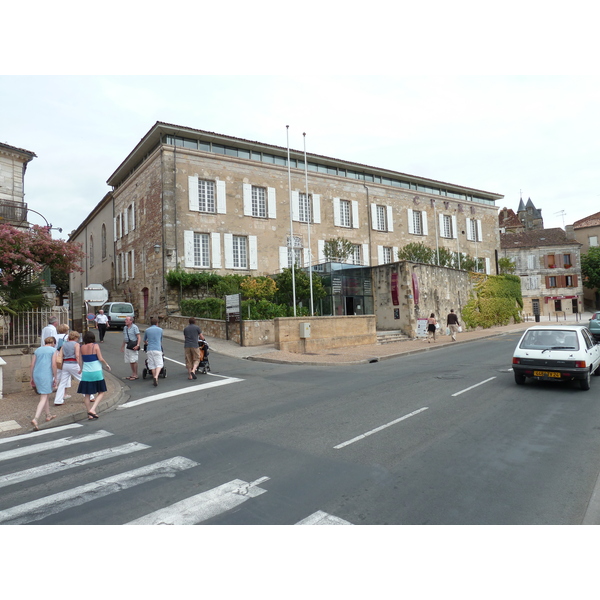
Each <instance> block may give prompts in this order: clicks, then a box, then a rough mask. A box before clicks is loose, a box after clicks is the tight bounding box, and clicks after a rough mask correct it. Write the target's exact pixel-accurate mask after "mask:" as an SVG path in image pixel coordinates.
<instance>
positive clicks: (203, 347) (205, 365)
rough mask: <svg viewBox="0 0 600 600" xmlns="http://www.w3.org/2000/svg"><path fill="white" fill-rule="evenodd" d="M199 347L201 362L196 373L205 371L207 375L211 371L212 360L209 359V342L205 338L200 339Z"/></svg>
mask: <svg viewBox="0 0 600 600" xmlns="http://www.w3.org/2000/svg"><path fill="white" fill-rule="evenodd" d="M198 347H199V348H200V362H199V363H198V368H197V369H196V373H203V374H204V375H206V373H208V372H209V371H210V362H209V360H208V354H209V352H208V342H206V341H204V340H198Z"/></svg>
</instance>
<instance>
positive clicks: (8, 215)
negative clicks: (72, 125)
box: [0, 143, 36, 227]
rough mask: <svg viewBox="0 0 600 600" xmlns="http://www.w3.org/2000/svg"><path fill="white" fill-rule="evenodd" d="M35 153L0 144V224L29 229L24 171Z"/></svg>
mask: <svg viewBox="0 0 600 600" xmlns="http://www.w3.org/2000/svg"><path fill="white" fill-rule="evenodd" d="M34 158H36V155H35V153H33V152H30V151H29V150H24V149H23V148H15V147H14V146H9V145H8V144H1V143H0V223H4V224H8V225H13V226H14V227H29V223H28V222H27V204H25V171H26V170H27V165H28V164H29V162H31V161H32V160H33V159H34Z"/></svg>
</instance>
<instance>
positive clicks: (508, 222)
mask: <svg viewBox="0 0 600 600" xmlns="http://www.w3.org/2000/svg"><path fill="white" fill-rule="evenodd" d="M504 211H506V217H505V216H504ZM498 224H499V226H500V227H523V223H521V221H520V220H519V217H518V216H517V215H516V214H515V211H514V210H513V209H512V208H508V209H507V208H506V207H505V208H503V209H502V210H501V211H500V212H499V213H498Z"/></svg>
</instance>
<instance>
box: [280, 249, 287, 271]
mask: <svg viewBox="0 0 600 600" xmlns="http://www.w3.org/2000/svg"><path fill="white" fill-rule="evenodd" d="M287 268H288V248H287V246H279V269H280V270H281V271H283V269H287Z"/></svg>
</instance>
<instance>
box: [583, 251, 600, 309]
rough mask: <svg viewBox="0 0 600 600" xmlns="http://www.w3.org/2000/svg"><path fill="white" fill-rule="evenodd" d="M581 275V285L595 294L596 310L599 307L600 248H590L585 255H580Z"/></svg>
mask: <svg viewBox="0 0 600 600" xmlns="http://www.w3.org/2000/svg"><path fill="white" fill-rule="evenodd" d="M581 274H582V275H583V285H584V286H585V287H586V288H588V289H590V290H594V292H595V294H596V308H598V307H599V306H600V292H599V291H598V289H599V288H600V246H595V247H592V248H590V249H589V250H588V251H587V253H586V254H582V255H581Z"/></svg>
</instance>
